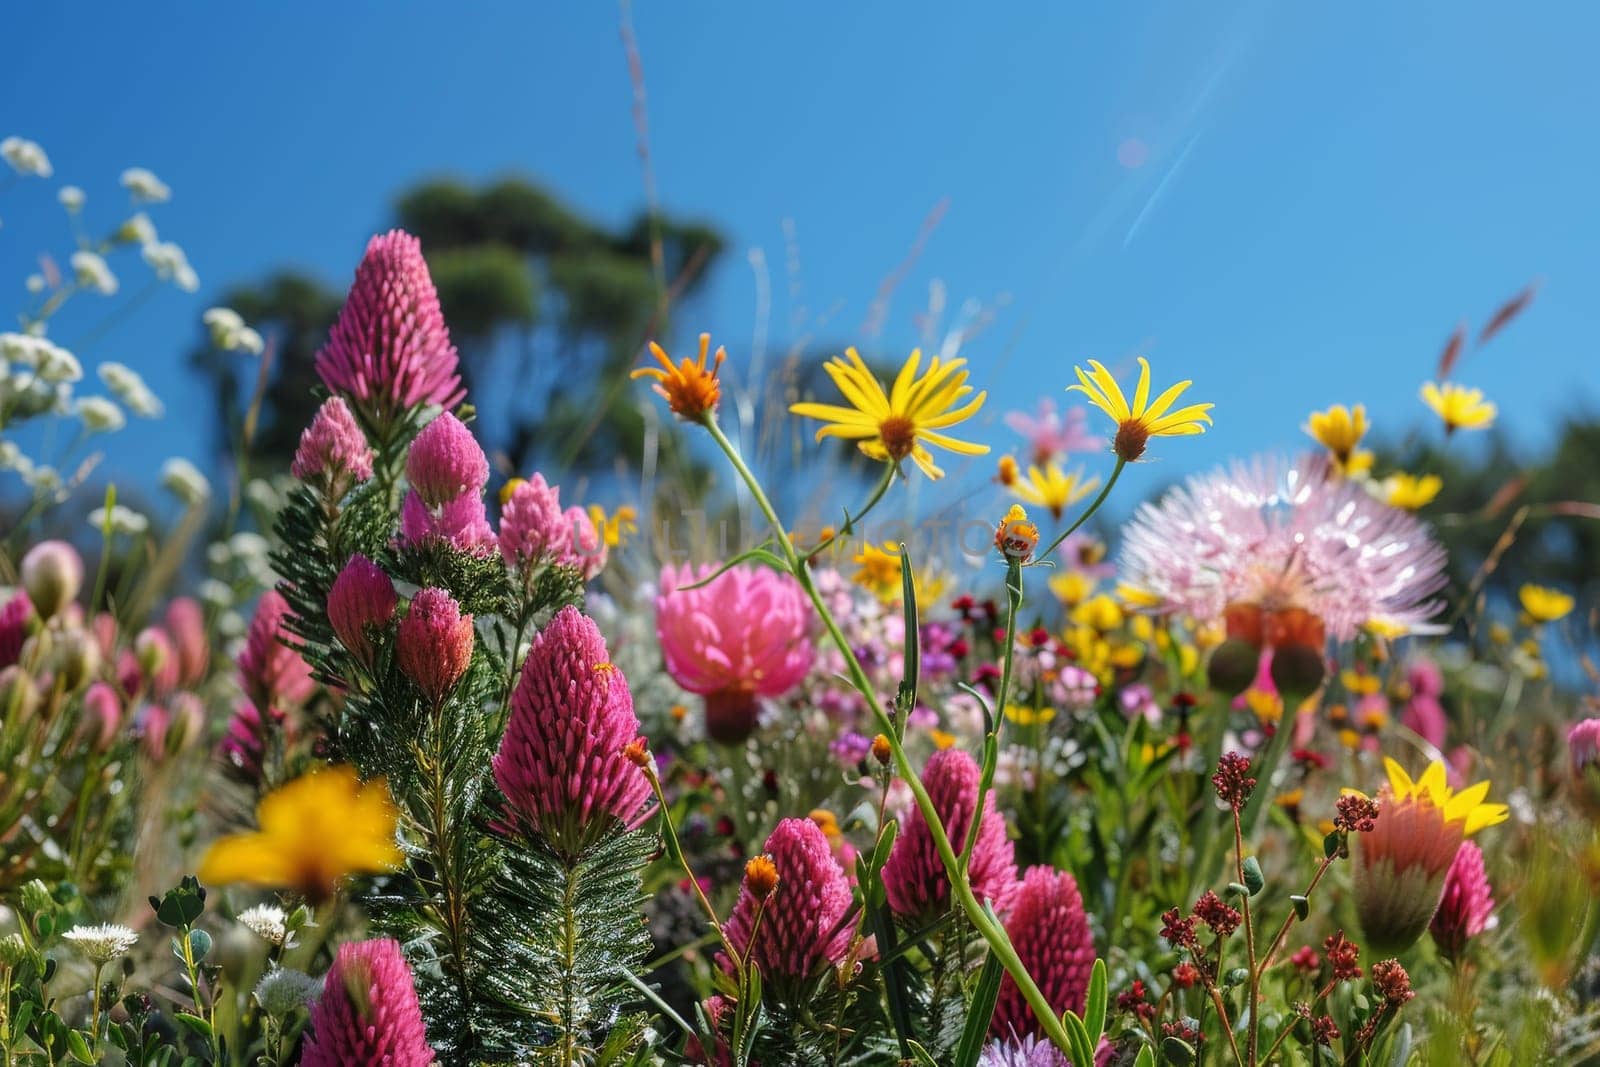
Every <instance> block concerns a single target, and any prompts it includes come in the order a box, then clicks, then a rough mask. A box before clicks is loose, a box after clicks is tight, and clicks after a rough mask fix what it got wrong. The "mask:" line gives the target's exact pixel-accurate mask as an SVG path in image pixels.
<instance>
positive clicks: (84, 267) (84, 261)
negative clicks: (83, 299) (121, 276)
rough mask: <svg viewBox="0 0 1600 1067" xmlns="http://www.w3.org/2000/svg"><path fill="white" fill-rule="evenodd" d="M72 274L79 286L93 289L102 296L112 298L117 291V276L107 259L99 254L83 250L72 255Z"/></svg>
mask: <svg viewBox="0 0 1600 1067" xmlns="http://www.w3.org/2000/svg"><path fill="white" fill-rule="evenodd" d="M72 273H73V275H74V276H75V277H76V278H77V279H78V284H79V285H81V286H82V287H83V288H85V289H93V290H94V291H95V292H97V293H99V294H100V295H101V296H110V295H112V294H113V293H115V292H116V291H117V276H116V275H115V274H112V273H111V268H110V267H108V266H106V261H105V257H103V256H101V255H100V254H99V253H98V252H90V251H88V250H83V251H78V252H74V253H72Z"/></svg>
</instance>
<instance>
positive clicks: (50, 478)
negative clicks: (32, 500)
mask: <svg viewBox="0 0 1600 1067" xmlns="http://www.w3.org/2000/svg"><path fill="white" fill-rule="evenodd" d="M22 481H23V484H24V485H26V486H27V487H28V488H30V489H32V490H33V491H34V492H35V493H38V494H40V495H46V494H52V493H55V492H57V491H58V490H59V489H60V488H61V472H60V471H58V470H56V469H55V468H54V467H51V466H49V465H47V464H44V463H41V464H39V465H38V466H33V465H29V467H28V469H27V470H26V471H23V472H22Z"/></svg>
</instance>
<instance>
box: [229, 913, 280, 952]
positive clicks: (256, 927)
mask: <svg viewBox="0 0 1600 1067" xmlns="http://www.w3.org/2000/svg"><path fill="white" fill-rule="evenodd" d="M239 923H240V925H242V926H243V927H244V928H245V929H246V930H249V931H250V932H251V933H252V934H255V935H256V936H257V937H259V938H261V940H263V941H265V942H267V943H268V944H270V945H276V946H278V947H279V948H282V947H283V946H284V942H286V941H287V940H288V938H289V916H288V915H286V914H285V913H284V910H283V909H282V908H280V907H277V906H275V905H272V904H257V905H255V906H254V907H251V908H246V909H244V910H243V911H241V912H240V913H239Z"/></svg>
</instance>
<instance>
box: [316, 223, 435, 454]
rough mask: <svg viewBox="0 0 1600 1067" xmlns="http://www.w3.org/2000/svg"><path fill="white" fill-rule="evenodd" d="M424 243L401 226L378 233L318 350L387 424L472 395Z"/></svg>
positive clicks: (360, 406)
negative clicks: (464, 382) (466, 387)
mask: <svg viewBox="0 0 1600 1067" xmlns="http://www.w3.org/2000/svg"><path fill="white" fill-rule="evenodd" d="M458 363H459V360H458V358H457V355H456V349H455V346H454V345H452V344H451V343H450V331H449V329H448V328H446V326H445V322H444V315H443V314H442V313H441V312H440V310H439V294H438V292H437V291H436V290H435V289H434V287H433V278H432V277H430V276H429V274H428V264H427V263H426V262H425V261H424V260H423V258H422V244H421V242H420V241H418V240H417V239H416V238H415V237H412V236H411V235H410V234H408V233H404V232H402V231H400V230H391V231H390V232H388V233H386V234H381V235H379V236H377V237H374V238H373V239H372V240H371V241H370V242H369V243H368V244H367V252H366V255H365V256H364V257H362V260H361V265H360V266H358V267H357V268H356V278H355V282H354V284H352V285H351V287H350V294H349V295H348V296H347V297H346V298H345V302H344V307H343V308H341V309H340V311H339V318H338V321H337V322H335V323H334V324H333V329H332V330H331V331H330V332H329V334H328V342H327V344H325V345H323V346H322V349H321V351H319V352H318V353H317V360H316V366H317V373H318V374H319V375H320V376H321V377H322V380H323V382H324V383H326V384H327V386H328V388H329V389H332V390H333V391H334V392H336V393H340V394H342V395H343V396H344V397H345V398H346V399H348V400H350V401H351V402H352V403H353V404H354V405H355V407H356V409H357V410H358V411H359V412H361V413H362V415H363V416H364V417H365V418H366V419H367V421H368V425H371V426H374V427H377V428H379V429H386V428H387V427H388V426H389V425H390V424H391V423H392V422H393V420H394V418H395V416H396V415H398V414H400V413H403V412H405V411H409V410H410V409H412V408H415V407H417V406H419V405H422V404H437V405H438V406H440V407H444V408H450V407H454V406H456V405H457V404H459V403H460V402H461V401H462V399H463V398H465V396H466V391H465V390H464V389H463V388H462V387H461V375H460V372H459V367H458Z"/></svg>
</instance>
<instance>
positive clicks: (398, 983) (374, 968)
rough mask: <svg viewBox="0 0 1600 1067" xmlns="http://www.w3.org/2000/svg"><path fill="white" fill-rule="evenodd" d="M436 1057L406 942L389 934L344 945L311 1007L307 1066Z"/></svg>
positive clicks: (361, 1065)
mask: <svg viewBox="0 0 1600 1067" xmlns="http://www.w3.org/2000/svg"><path fill="white" fill-rule="evenodd" d="M433 1062H434V1055H433V1049H432V1048H430V1047H429V1046H428V1035H427V1031H426V1028H425V1027H424V1025H423V1022H422V1008H421V1006H420V1005H419V1004H418V1003H417V990H416V985H415V983H414V982H413V981H412V978H411V968H410V967H408V966H406V961H405V957H404V956H403V955H401V953H400V943H399V942H398V941H392V940H390V939H388V938H384V939H381V940H374V941H349V942H346V943H345V944H343V945H340V946H339V952H338V955H336V956H335V957H334V958H333V966H332V967H330V968H329V969H328V977H327V979H326V980H325V981H324V982H323V983H322V996H321V997H320V998H318V1000H317V1003H316V1005H315V1006H314V1007H313V1008H312V1009H311V1035H310V1036H309V1037H307V1038H306V1042H305V1049H304V1051H303V1052H302V1053H301V1056H300V1063H301V1065H302V1067H427V1065H428V1064H431V1063H433Z"/></svg>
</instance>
